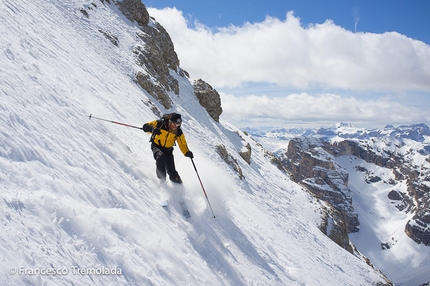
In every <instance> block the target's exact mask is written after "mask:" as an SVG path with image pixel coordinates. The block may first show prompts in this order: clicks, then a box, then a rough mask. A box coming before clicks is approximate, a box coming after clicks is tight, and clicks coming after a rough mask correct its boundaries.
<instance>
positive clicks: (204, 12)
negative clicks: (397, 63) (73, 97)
mask: <svg viewBox="0 0 430 286" xmlns="http://www.w3.org/2000/svg"><path fill="white" fill-rule="evenodd" d="M144 3H145V5H146V6H148V7H154V8H158V9H161V8H165V7H176V8H177V9H179V10H181V11H182V12H183V13H184V16H185V17H186V18H187V19H189V20H190V22H191V24H192V22H193V21H194V19H197V20H198V21H199V22H201V23H202V24H204V25H206V26H208V27H212V28H214V27H224V26H228V25H230V24H233V25H236V26H241V25H243V24H244V23H245V22H251V23H252V22H261V21H263V20H264V19H265V18H266V16H267V15H270V16H274V17H277V18H280V19H282V18H285V14H286V13H287V12H288V11H294V14H295V15H296V16H297V17H299V18H300V19H301V21H302V22H303V24H305V25H306V24H310V23H312V24H313V23H323V22H324V21H325V20H327V19H331V20H333V21H334V23H335V24H337V25H340V26H342V27H344V28H345V29H348V30H350V31H362V32H372V33H383V32H388V31H396V32H399V33H401V34H404V35H407V36H408V37H411V38H414V39H417V40H420V41H424V42H426V43H427V44H430V1H428V0H402V1H398V0H394V1H393V0H377V1H375V0H366V1H365V0H355V1H348V0H330V1H322V0H307V1H297V0H296V1H288V0H277V1H273V0H272V1H271V0H268V1H224V0H220V1H207V0H194V1H190V0H157V1H146V2H145V1H144Z"/></svg>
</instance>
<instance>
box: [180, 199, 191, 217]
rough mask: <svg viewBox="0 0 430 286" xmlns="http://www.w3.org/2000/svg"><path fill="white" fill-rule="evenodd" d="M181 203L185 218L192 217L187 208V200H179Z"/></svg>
mask: <svg viewBox="0 0 430 286" xmlns="http://www.w3.org/2000/svg"><path fill="white" fill-rule="evenodd" d="M179 204H180V205H181V209H182V215H183V216H184V217H185V218H190V217H191V214H190V212H189V211H188V208H187V206H186V205H185V202H183V201H181V202H179Z"/></svg>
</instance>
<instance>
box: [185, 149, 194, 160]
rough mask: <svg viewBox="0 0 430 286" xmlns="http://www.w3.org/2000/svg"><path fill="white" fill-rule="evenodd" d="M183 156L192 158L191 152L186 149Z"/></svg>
mask: <svg viewBox="0 0 430 286" xmlns="http://www.w3.org/2000/svg"><path fill="white" fill-rule="evenodd" d="M185 157H188V158H190V159H193V158H194V155H193V152H191V151H188V152H187V153H185Z"/></svg>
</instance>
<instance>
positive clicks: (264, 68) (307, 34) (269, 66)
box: [148, 8, 430, 92]
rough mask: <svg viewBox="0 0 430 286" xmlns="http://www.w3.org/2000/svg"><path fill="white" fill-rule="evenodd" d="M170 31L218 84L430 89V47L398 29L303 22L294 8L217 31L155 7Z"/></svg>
mask: <svg viewBox="0 0 430 286" xmlns="http://www.w3.org/2000/svg"><path fill="white" fill-rule="evenodd" d="M148 11H149V13H150V15H151V16H154V17H155V19H156V20H157V21H158V22H160V23H161V24H162V25H163V26H164V27H165V28H166V30H167V31H168V32H169V34H170V36H171V37H172V40H173V42H174V44H175V50H176V52H177V53H178V55H179V58H180V60H181V66H182V67H183V68H184V69H185V70H187V71H188V72H189V73H190V75H191V76H192V77H201V78H203V79H204V80H205V81H207V82H209V83H211V85H213V86H215V87H216V88H223V87H235V86H241V85H243V84H244V83H247V82H268V83H274V84H276V85H278V86H280V87H289V88H295V89H307V88H310V87H315V86H319V87H329V88H341V89H347V90H358V91H359V90H371V91H372V90H377V91H378V90H390V91H402V90H415V91H424V92H430V46H429V45H426V44H425V43H423V42H420V41H416V40H413V39H410V38H408V37H406V36H404V35H401V34H399V33H396V32H389V33H383V34H374V33H353V32H351V31H347V30H345V29H343V28H342V27H340V26H337V25H335V24H334V23H333V22H331V21H326V22H324V23H322V24H315V25H311V26H308V27H303V26H302V25H301V23H300V20H299V18H297V17H295V16H294V15H293V14H292V13H288V14H287V16H286V19H285V20H280V19H277V18H272V17H267V18H266V19H265V20H264V21H263V22H260V23H252V24H250V23H246V24H245V25H243V26H241V27H236V26H229V27H224V28H219V29H217V30H211V29H209V28H208V27H205V26H204V25H202V24H199V23H198V22H195V23H193V25H192V27H190V24H191V23H188V22H187V20H186V19H185V17H184V16H183V14H182V12H181V11H178V10H177V9H175V8H166V9H163V10H157V9H153V8H148Z"/></svg>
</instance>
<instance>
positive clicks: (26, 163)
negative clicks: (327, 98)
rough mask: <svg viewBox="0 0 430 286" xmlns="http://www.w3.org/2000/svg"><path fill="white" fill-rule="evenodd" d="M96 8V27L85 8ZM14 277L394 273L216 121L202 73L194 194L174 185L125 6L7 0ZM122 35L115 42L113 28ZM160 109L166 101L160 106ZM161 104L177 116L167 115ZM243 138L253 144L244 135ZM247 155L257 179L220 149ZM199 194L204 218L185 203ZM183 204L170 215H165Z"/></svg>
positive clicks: (0, 234) (10, 261)
mask: <svg viewBox="0 0 430 286" xmlns="http://www.w3.org/2000/svg"><path fill="white" fill-rule="evenodd" d="M81 8H85V9H86V10H87V11H90V13H89V17H88V18H87V17H85V16H84V15H83V14H82V13H81V12H80V9H81ZM0 19H1V23H2V25H0V30H1V34H2V39H3V40H2V42H1V44H0V47H1V51H2V52H1V53H0V62H1V65H0V94H1V98H2V101H1V102H0V117H1V122H2V123H3V124H1V125H0V133H1V142H2V144H1V145H0V170H1V173H0V182H1V185H2V191H1V197H2V199H1V200H0V222H1V223H0V229H1V230H0V241H1V243H0V269H1V271H0V279H1V281H3V283H5V285H72V284H73V285H89V284H90V285H184V284H187V285H188V284H189V285H375V284H376V283H377V282H378V281H380V282H384V280H383V279H382V278H381V275H380V273H378V272H377V271H375V270H374V269H372V268H370V267H369V266H368V265H367V264H365V263H364V262H362V261H361V260H359V259H358V258H356V257H354V256H352V255H351V254H349V253H348V252H346V251H344V250H343V249H341V248H340V247H338V246H337V245H336V244H335V243H333V242H332V241H331V240H330V239H328V238H327V237H326V236H324V235H323V234H322V233H321V232H320V231H319V230H318V222H319V209H318V206H317V204H316V203H315V202H314V201H313V199H312V198H311V197H309V196H308V195H307V194H306V193H305V192H304V191H303V190H302V189H301V188H300V187H299V186H298V185H296V184H294V183H293V182H291V181H290V180H289V178H288V177H287V176H286V175H285V174H283V173H281V172H280V171H279V170H278V169H277V168H276V167H275V166H273V165H272V164H270V163H269V160H268V159H267V158H265V156H264V150H263V149H262V148H261V147H260V146H259V145H257V144H256V143H255V142H254V141H252V140H250V139H249V138H247V137H246V136H245V135H243V134H242V133H240V132H238V131H237V130H236V128H235V127H234V126H231V125H230V124H228V123H227V122H221V124H218V123H215V122H214V121H213V120H211V119H210V117H209V116H208V115H207V113H206V111H205V110H204V109H203V108H201V107H200V106H199V104H198V102H197V100H196V99H195V97H194V95H193V92H192V86H191V84H190V82H189V81H188V79H185V78H182V77H179V76H177V75H175V74H174V73H173V74H174V75H175V76H176V78H177V79H178V81H179V83H180V90H181V93H180V96H176V95H174V94H171V97H172V98H173V108H172V109H173V110H175V111H178V112H180V113H182V114H183V118H184V124H183V130H184V132H185V134H186V136H187V140H188V143H189V147H190V149H191V150H192V151H193V152H194V154H195V159H194V161H195V163H196V166H197V168H198V170H199V173H200V177H201V178H202V181H203V184H204V186H205V189H206V191H207V194H208V198H209V200H210V202H211V204H212V207H213V209H214V212H215V214H216V215H217V217H216V218H215V219H213V218H212V217H211V213H210V210H209V208H208V206H207V203H206V201H205V197H204V195H203V192H202V189H201V187H200V183H199V182H198V180H197V176H196V174H195V172H194V169H193V167H192V164H191V162H190V160H189V159H188V158H185V157H183V156H182V154H181V153H180V152H179V151H178V150H175V155H176V165H177V167H178V170H179V172H180V174H181V176H182V178H183V180H184V185H183V189H182V190H181V188H178V187H174V186H172V185H170V184H169V185H168V186H167V187H166V188H165V190H164V191H163V190H162V189H161V188H160V186H159V185H158V182H157V179H156V177H155V171H154V165H155V164H154V160H153V158H152V154H151V152H150V150H149V143H148V139H149V135H147V134H145V133H143V132H142V131H140V130H138V129H133V128H127V127H124V126H120V125H116V124H111V123H107V122H103V121H97V120H94V119H93V120H91V121H90V120H89V118H88V116H89V114H93V115H94V116H98V117H102V118H107V119H110V120H116V121H121V122H126V123H129V124H132V125H137V126H141V125H142V124H143V123H144V122H147V121H150V120H153V119H154V114H153V113H152V111H150V109H149V107H147V106H146V105H144V104H143V103H142V101H147V100H152V99H151V97H150V96H149V95H148V94H147V93H146V92H145V91H143V90H141V89H140V88H139V87H138V86H137V85H136V84H135V83H134V82H133V81H132V76H133V73H134V71H135V70H134V69H135V68H136V66H135V64H134V60H133V56H132V53H131V50H132V48H133V46H134V45H135V43H136V31H137V30H138V27H137V26H136V25H135V24H134V23H131V22H129V21H128V20H126V19H125V17H124V16H122V14H121V13H120V12H119V11H118V9H117V7H116V6H115V5H111V4H109V3H107V2H106V1H96V2H90V1H86V0H75V1H67V0H65V1H56V0H32V1H30V0H2V1H1V2H0ZM100 28H103V30H108V31H110V32H111V33H112V34H113V35H115V36H116V37H117V38H118V42H119V46H118V47H117V46H114V45H112V43H111V42H110V41H109V40H107V39H106V38H105V37H104V36H103V35H102V34H101V33H100V32H99V31H98V30H99V29H100ZM154 103H155V104H157V103H156V102H154ZM158 107H159V108H160V109H161V110H162V111H166V110H163V109H162V108H161V107H160V106H159V105H158ZM238 134H240V135H241V137H242V138H241V137H240V136H239V135H238ZM246 142H249V143H250V144H251V147H252V150H253V153H252V162H251V164H250V165H248V164H247V163H246V162H244V161H243V160H242V159H241V158H240V157H239V156H236V157H237V160H238V162H239V164H240V167H241V168H242V170H243V174H244V176H245V179H244V180H240V179H239V178H238V176H237V174H236V173H235V172H234V171H233V170H232V169H231V168H230V167H229V166H228V165H227V164H225V163H224V162H223V161H222V160H221V158H220V156H219V155H218V154H217V153H216V152H215V146H216V145H219V144H223V145H224V146H225V147H226V149H227V150H228V152H229V153H231V154H232V155H233V156H234V154H237V151H240V150H241V149H242V147H243V145H244V144H245V143H246ZM179 192H183V193H184V194H185V197H186V203H187V204H188V207H189V210H190V212H191V215H192V217H191V218H190V219H188V220H187V219H184V218H183V217H182V215H181V212H180V208H179V206H178V194H177V193H179ZM165 195H167V196H168V197H169V198H170V206H169V207H168V208H167V209H165V208H162V207H160V205H159V202H160V199H161V198H162V197H163V196H165Z"/></svg>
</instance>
